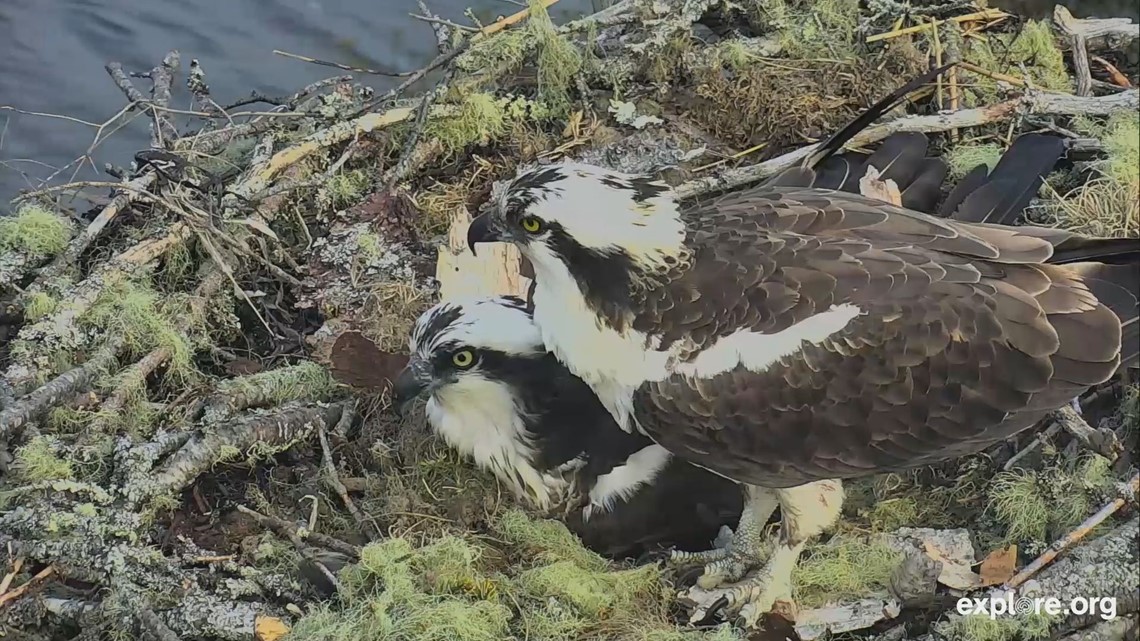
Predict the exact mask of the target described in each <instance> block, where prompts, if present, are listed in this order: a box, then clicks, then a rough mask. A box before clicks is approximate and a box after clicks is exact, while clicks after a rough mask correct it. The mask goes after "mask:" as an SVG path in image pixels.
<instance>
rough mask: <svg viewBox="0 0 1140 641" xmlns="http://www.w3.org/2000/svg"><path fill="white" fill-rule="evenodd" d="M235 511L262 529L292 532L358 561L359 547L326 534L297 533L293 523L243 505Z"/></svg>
mask: <svg viewBox="0 0 1140 641" xmlns="http://www.w3.org/2000/svg"><path fill="white" fill-rule="evenodd" d="M237 511H238V512H241V513H242V514H245V515H246V516H249V517H251V518H253V520H255V521H257V522H258V524H260V525H261V527H263V528H265V529H267V530H272V531H274V532H279V533H284V532H293V533H294V534H295V535H297V536H298V537H300V538H302V539H304V540H306V541H311V542H313V543H316V544H317V545H319V546H321V547H324V548H328V549H330V550H333V551H336V552H340V553H341V554H344V555H345V556H348V557H350V558H352V559H359V558H360V551H361V550H360V547H359V546H356V545H352V544H351V543H346V542H344V541H341V540H340V539H338V538H335V537H331V536H329V535H327V534H318V533H316V532H312V531H304V532H298V531H297V525H296V524H295V523H290V522H288V521H284V520H282V519H279V518H276V517H272V516H266V515H264V514H261V513H260V512H255V511H253V510H251V509H249V508H248V507H246V506H244V505H238V506H237ZM283 536H285V537H286V538H288V535H284V534H283Z"/></svg>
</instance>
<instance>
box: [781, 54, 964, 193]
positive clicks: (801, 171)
mask: <svg viewBox="0 0 1140 641" xmlns="http://www.w3.org/2000/svg"><path fill="white" fill-rule="evenodd" d="M956 64H958V63H957V62H951V63H948V64H945V65H942V66H941V67H938V68H936V69H931V70H930V71H928V72H926V73H924V74H922V75H921V76H918V77H917V78H915V79H913V80H911V81H910V82H908V83H906V84H905V85H903V86H901V87H899V88H898V89H895V90H894V91H892V92H891V93H890V94H889V95H887V96H886V97H884V98H883V99H882V100H879V101H878V102H876V103H875V104H873V105H871V106H870V107H868V108H867V110H866V111H864V112H863V113H861V114H859V116H858V117H857V118H855V119H854V120H852V121H851V122H849V123H847V125H846V126H844V127H843V128H842V129H840V130H839V131H837V132H835V133H834V134H832V135H831V137H830V138H828V139H827V140H825V141H823V143H821V144H820V145H819V147H818V148H817V149H816V150H815V151H813V152H812V153H811V154H809V155H808V156H807V157H806V158H804V160H803V162H802V163H801V164H800V165H799V166H797V167H791V168H789V169H785V170H784V171H782V172H780V173H778V174H776V175H775V176H773V177H771V178H769V179H768V180H766V181H764V183H763V184H764V185H766V186H774V185H791V186H808V185H811V184H813V182H814V180H815V169H816V167H818V166H819V165H820V164H821V163H822V162H823V161H825V160H827V159H828V158H830V157H832V156H834V155H835V154H837V153H838V152H839V151H841V150H842V149H843V146H844V145H846V144H847V143H848V142H850V140H851V139H852V138H853V137H854V136H855V134H857V133H859V132H860V131H862V130H864V129H866V128H867V127H868V126H869V125H870V124H871V123H873V122H875V121H876V120H878V119H879V118H880V117H882V115H883V114H885V113H887V112H888V111H890V110H892V109H894V108H895V107H896V106H898V105H899V104H900V103H901V102H902V101H903V100H904V99H906V97H907V96H908V95H910V94H911V93H913V92H914V91H916V90H918V89H919V88H921V87H922V86H923V85H925V84H926V83H928V82H930V81H931V80H933V79H935V78H937V77H938V76H939V75H940V74H942V73H945V72H946V71H947V70H948V69H950V68H951V67H953V66H954V65H956Z"/></svg>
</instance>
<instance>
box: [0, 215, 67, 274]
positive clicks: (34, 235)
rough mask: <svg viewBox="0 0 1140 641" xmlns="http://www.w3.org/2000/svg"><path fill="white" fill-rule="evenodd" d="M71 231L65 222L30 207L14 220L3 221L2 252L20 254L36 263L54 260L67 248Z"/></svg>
mask: <svg viewBox="0 0 1140 641" xmlns="http://www.w3.org/2000/svg"><path fill="white" fill-rule="evenodd" d="M71 229H72V225H71V222H70V221H68V220H67V219H66V218H64V217H62V216H57V215H56V214H54V213H52V212H50V211H48V210H46V209H44V208H42V207H39V206H37V205H28V206H25V207H22V208H20V209H19V210H18V211H17V212H16V215H15V216H8V217H0V251H11V252H19V253H21V254H23V255H25V256H27V257H28V258H33V259H37V260H38V259H43V258H47V257H49V256H55V255H56V254H58V253H60V252H62V251H63V250H64V249H66V248H67V243H68V241H70V240H71Z"/></svg>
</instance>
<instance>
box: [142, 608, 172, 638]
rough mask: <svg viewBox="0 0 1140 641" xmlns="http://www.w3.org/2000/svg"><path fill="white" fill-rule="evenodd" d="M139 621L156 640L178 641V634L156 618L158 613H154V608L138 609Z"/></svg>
mask: <svg viewBox="0 0 1140 641" xmlns="http://www.w3.org/2000/svg"><path fill="white" fill-rule="evenodd" d="M139 623H141V624H142V627H143V628H144V629H145V630H146V631H147V632H149V633H151V635H153V636H154V638H155V639H156V641H179V639H178V635H177V634H175V633H174V630H171V629H170V627H169V626H167V625H166V624H165V623H163V622H162V619H160V618H158V615H157V614H155V613H154V610H151V609H150V608H148V607H144V608H142V609H141V610H139Z"/></svg>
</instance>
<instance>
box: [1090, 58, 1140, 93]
mask: <svg viewBox="0 0 1140 641" xmlns="http://www.w3.org/2000/svg"><path fill="white" fill-rule="evenodd" d="M1090 60H1092V61H1094V62H1096V63H1097V64H1099V65H1100V66H1102V67H1104V70H1105V71H1107V72H1108V77H1109V78H1112V83H1113V84H1115V85H1116V86H1117V87H1123V88H1125V89H1129V88H1131V87H1132V81H1131V80H1129V79H1128V76H1126V75H1124V74H1123V73H1120V70H1119V69H1117V68H1116V65H1114V64H1112V63H1111V62H1109V61H1107V60H1105V59H1104V58H1101V57H1100V56H1092V57H1091V58H1090Z"/></svg>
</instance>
